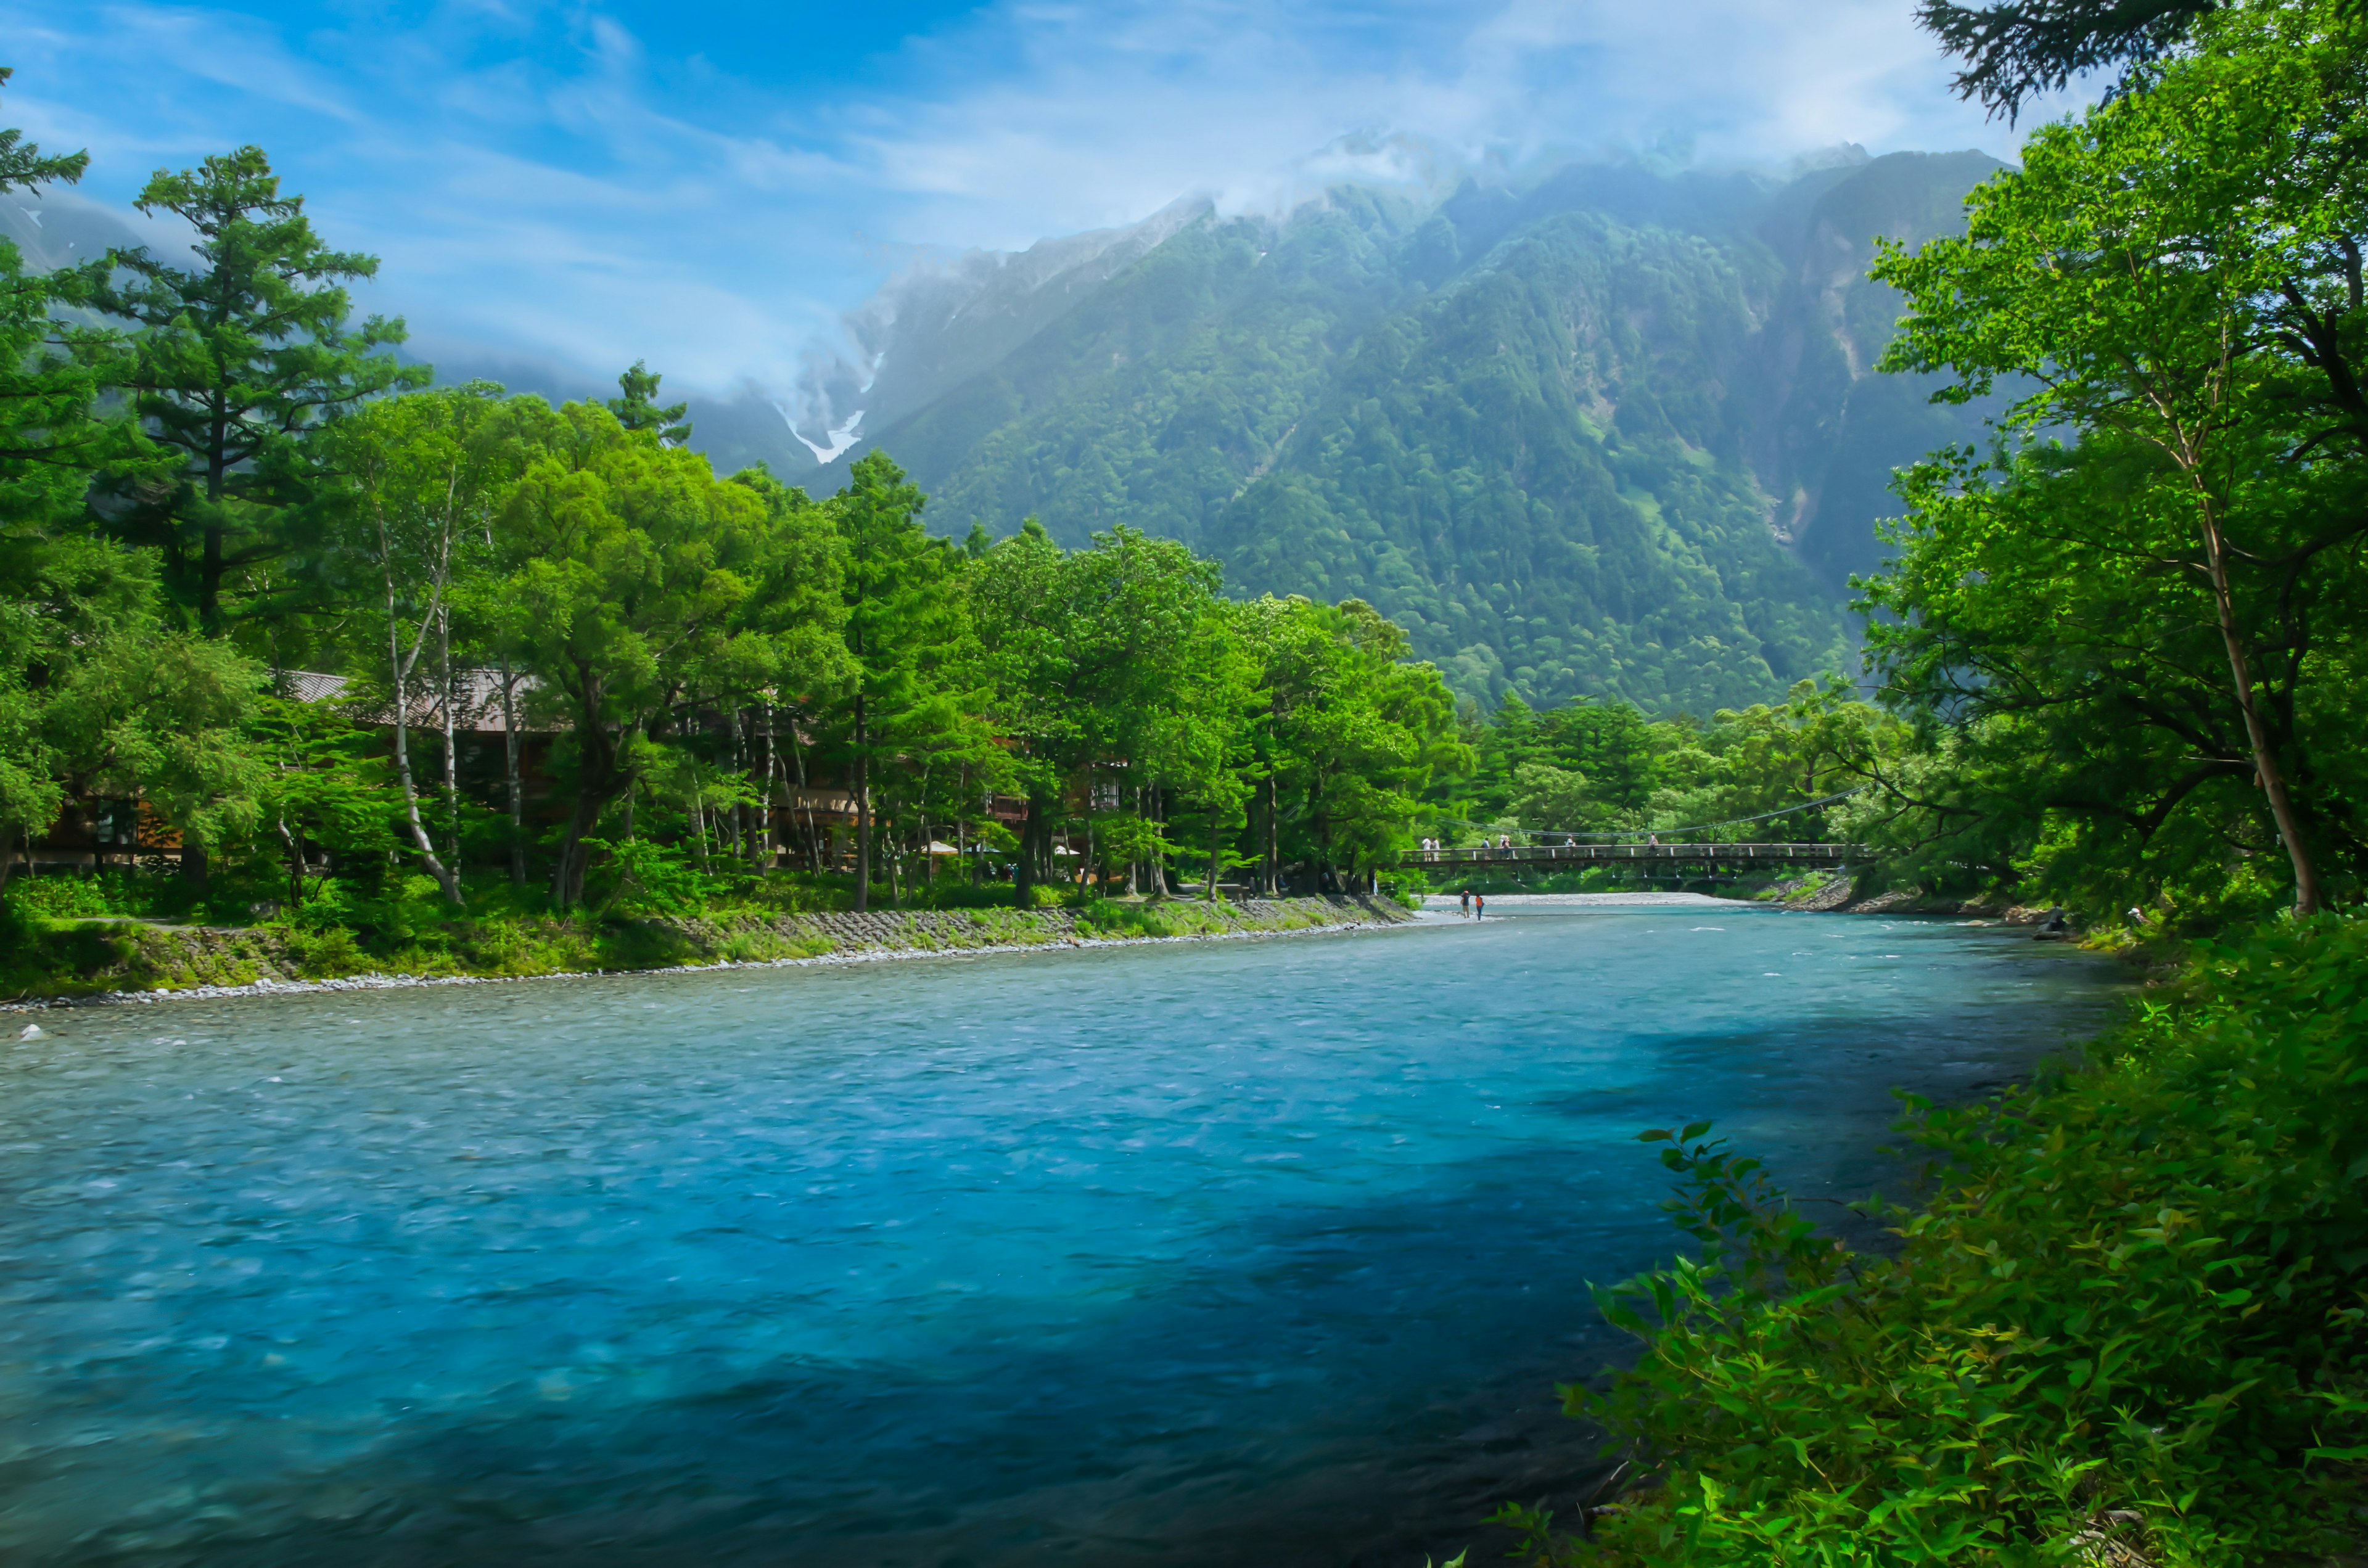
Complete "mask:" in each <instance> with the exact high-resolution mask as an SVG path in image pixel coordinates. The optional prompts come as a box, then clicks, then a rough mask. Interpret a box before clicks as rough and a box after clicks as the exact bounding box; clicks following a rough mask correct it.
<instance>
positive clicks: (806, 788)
mask: <svg viewBox="0 0 2368 1568" xmlns="http://www.w3.org/2000/svg"><path fill="white" fill-rule="evenodd" d="M790 760H791V761H792V762H794V763H796V764H797V765H798V800H799V801H800V802H801V803H802V804H803V805H804V807H805V809H806V866H807V869H810V870H812V871H813V872H814V874H815V875H816V876H819V875H821V874H822V828H821V825H820V824H817V823H816V822H815V821H814V789H813V787H812V786H811V785H809V784H808V783H807V782H806V750H805V747H803V746H802V745H800V744H798V732H797V726H796V725H794V724H792V725H791V726H790Z"/></svg>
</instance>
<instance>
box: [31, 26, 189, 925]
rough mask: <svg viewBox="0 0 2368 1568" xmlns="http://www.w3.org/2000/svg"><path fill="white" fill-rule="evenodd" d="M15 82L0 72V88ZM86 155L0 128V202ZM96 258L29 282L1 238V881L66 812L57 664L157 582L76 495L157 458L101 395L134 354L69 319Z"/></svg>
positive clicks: (133, 625)
mask: <svg viewBox="0 0 2368 1568" xmlns="http://www.w3.org/2000/svg"><path fill="white" fill-rule="evenodd" d="M10 74H11V73H10V72H8V71H7V70H6V69H0V84H5V83H6V82H7V80H8V79H9V76H10ZM88 164H89V157H88V154H86V153H67V154H62V155H48V154H44V153H42V152H41V150H40V147H39V146H38V145H36V144H34V143H32V142H27V141H25V140H24V137H23V134H22V132H20V131H17V130H14V129H7V130H0V193H9V192H23V193H26V194H27V195H28V196H36V197H37V196H38V195H39V193H40V189H41V187H44V186H46V185H48V184H51V183H52V182H57V181H63V182H66V183H69V184H71V183H73V182H74V181H76V180H79V179H80V178H81V177H82V175H83V171H84V170H85V167H87V166H88ZM106 270H107V269H106V264H105V263H104V262H103V261H96V260H95V261H93V262H91V263H89V264H87V265H85V266H83V267H74V268H70V269H67V270H64V271H61V272H50V273H33V272H28V271H27V270H26V268H25V260H24V256H22V254H21V253H19V252H18V251H17V247H16V246H15V245H13V244H8V243H7V242H6V241H0V881H6V877H7V875H8V871H9V867H10V865H11V863H12V862H11V855H12V854H13V850H14V845H13V843H12V840H13V839H15V838H16V837H17V836H18V835H24V834H29V833H32V832H34V831H37V830H39V829H41V828H44V827H46V826H48V825H49V824H50V823H51V821H52V820H53V819H54V818H55V817H56V816H57V814H58V812H59V810H60V808H61V807H62V806H63V804H64V803H65V802H64V796H63V791H62V790H61V787H60V783H59V778H58V775H57V767H58V764H59V758H58V757H57V756H56V755H55V752H54V749H53V745H52V743H53V741H54V739H55V736H54V735H53V734H52V733H51V725H50V723H49V714H48V710H49V708H50V705H51V702H52V701H53V700H54V699H55V698H56V696H57V692H58V685H59V679H60V676H61V675H62V674H63V670H64V668H65V666H66V665H70V664H71V663H72V662H73V661H74V660H75V659H77V658H82V657H87V656H89V655H90V654H91V653H93V652H94V651H95V650H96V649H97V648H98V646H99V645H100V644H101V643H102V642H106V641H107V640H108V639H112V638H116V637H121V636H127V635H137V634H138V632H139V630H140V627H141V623H142V619H143V614H144V611H145V609H146V601H147V598H148V596H149V595H150V593H151V592H152V591H153V586H154V574H153V573H152V572H150V571H149V570H147V569H146V563H145V562H142V561H140V560H139V559H138V558H136V557H134V556H132V555H131V554H130V553H128V552H127V551H123V550H121V549H120V548H119V547H116V546H114V545H111V544H108V543H106V542H104V541H102V540H97V539H94V538H92V537H91V535H90V533H89V531H88V530H87V528H85V526H84V517H85V514H84V498H85V494H86V493H87V492H88V490H89V488H90V485H91V482H92V480H93V478H94V477H95V476H96V475H97V474H99V473H101V472H116V473H131V472H139V471H140V470H141V469H142V466H143V464H145V463H147V462H148V460H150V458H151V457H152V455H153V454H152V453H151V451H150V449H148V447H147V445H146V443H145V442H143V441H142V438H141V436H140V431H139V428H138V426H136V425H135V424H134V423H133V422H132V421H131V420H130V419H128V418H123V417H120V416H105V415H101V414H100V413H99V412H98V405H99V402H100V399H101V398H102V397H103V396H104V395H105V394H107V393H108V392H109V391H111V390H112V389H113V388H114V387H116V386H118V385H120V382H121V381H122V378H123V376H124V375H125V373H126V372H127V370H128V369H129V357H128V354H127V353H126V351H125V349H124V347H123V345H122V343H121V340H120V338H119V337H117V336H116V335H114V334H112V333H109V332H106V331H104V330H101V329H97V328H91V327H87V326H80V325H76V324H74V323H73V322H72V320H71V319H70V318H68V317H66V316H65V315H63V313H62V311H61V307H72V306H77V305H83V304H86V303H88V302H89V301H90V300H91V299H92V298H93V297H94V296H95V294H96V293H97V290H98V289H99V288H100V287H101V286H102V285H103V283H104V282H105V278H106Z"/></svg>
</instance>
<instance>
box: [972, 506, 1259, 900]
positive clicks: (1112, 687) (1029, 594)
mask: <svg viewBox="0 0 2368 1568" xmlns="http://www.w3.org/2000/svg"><path fill="white" fill-rule="evenodd" d="M1219 581H1220V579H1219V575H1218V568H1217V565H1216V563H1215V562H1212V561H1206V560H1203V559H1201V558H1200V557H1198V556H1196V555H1194V554H1193V553H1192V552H1191V551H1190V550H1188V549H1187V548H1185V547H1184V546H1183V545H1181V544H1178V543H1177V542H1175V541H1174V540H1156V539H1152V538H1150V537H1149V536H1147V535H1145V534H1142V533H1139V532H1137V531H1135V530H1134V529H1133V528H1124V527H1121V528H1114V529H1112V530H1111V531H1110V532H1109V533H1107V534H1098V535H1096V536H1095V537H1094V540H1093V542H1092V544H1091V546H1090V547H1089V548H1087V549H1085V550H1078V551H1065V550H1063V549H1062V548H1061V547H1060V546H1059V545H1057V544H1055V543H1054V542H1053V539H1052V536H1051V535H1050V534H1048V533H1046V532H1045V531H1044V529H1043V528H1042V527H1040V526H1037V525H1036V524H1035V523H1034V522H1033V521H1032V520H1031V521H1030V522H1029V523H1028V524H1026V525H1024V526H1023V527H1022V528H1020V530H1019V532H1018V533H1016V534H1014V535H1012V536H1011V537H1010V538H1008V539H1006V540H1001V541H999V542H997V543H996V545H995V546H994V547H993V548H992V549H990V550H989V551H986V553H985V556H984V557H983V558H982V559H981V561H980V562H979V563H978V565H977V567H976V569H975V570H974V572H973V575H972V577H971V580H970V598H971V603H972V605H973V614H974V616H975V618H976V623H977V626H978V629H979V637H980V642H981V643H982V646H983V647H984V650H985V660H986V665H987V669H988V671H989V673H990V676H991V678H992V680H993V689H994V693H995V706H994V715H995V720H996V724H997V726H998V727H999V728H1000V729H1001V731H1002V732H1003V733H1005V734H1007V735H1008V736H1009V737H1010V738H1011V740H1012V741H1013V743H1014V744H1015V745H1016V748H1017V750H1018V753H1019V762H1020V765H1021V767H1020V775H1019V788H1020V790H1021V791H1022V793H1024V795H1025V796H1026V798H1027V802H1028V805H1027V815H1026V817H1025V819H1024V820H1023V822H1022V823H1021V825H1020V835H1019V837H1020V845H1019V887H1020V890H1021V895H1020V896H1021V899H1022V901H1023V902H1025V900H1026V899H1027V898H1028V897H1029V896H1030V892H1029V890H1030V889H1032V888H1033V887H1034V886H1035V884H1036V883H1037V881H1040V880H1041V879H1042V877H1043V876H1044V875H1045V874H1046V873H1047V872H1048V870H1049V869H1050V866H1051V858H1052V853H1053V835H1054V833H1055V832H1056V831H1057V830H1058V829H1059V828H1060V826H1061V824H1062V823H1063V822H1064V820H1065V817H1066V813H1067V802H1068V798H1069V795H1070V792H1071V790H1072V789H1073V788H1074V787H1075V786H1076V784H1077V783H1078V782H1079V781H1080V779H1081V778H1083V777H1084V775H1085V773H1086V771H1087V769H1088V768H1089V767H1093V766H1095V765H1098V764H1109V765H1114V768H1115V770H1119V771H1122V772H1123V773H1124V775H1125V777H1126V778H1128V780H1129V785H1130V787H1131V790H1132V791H1133V793H1134V794H1135V796H1136V797H1137V798H1136V800H1135V801H1134V806H1135V814H1136V815H1137V816H1139V817H1141V818H1142V819H1144V820H1145V821H1156V820H1157V814H1156V811H1157V809H1156V803H1155V802H1153V801H1151V800H1149V799H1148V798H1147V797H1148V796H1149V794H1150V793H1151V791H1153V790H1156V789H1157V788H1159V787H1161V786H1162V785H1163V784H1165V783H1167V782H1170V781H1172V780H1176V779H1178V778H1184V777H1187V776H1189V777H1190V778H1191V779H1192V780H1193V781H1194V783H1195V784H1196V785H1197V786H1199V787H1201V788H1203V789H1206V790H1211V791H1212V792H1217V791H1221V790H1222V789H1223V786H1222V785H1221V784H1220V783H1219V782H1218V781H1217V779H1216V778H1215V773H1216V771H1218V770H1220V769H1221V767H1222V760H1221V759H1222V755H1223V753H1224V749H1225V748H1224V743H1223V742H1222V741H1221V740H1219V739H1217V738H1216V737H1214V736H1212V734H1211V733H1203V732H1200V731H1196V728H1195V726H1196V724H1198V723H1200V722H1201V721H1202V720H1203V719H1205V718H1206V717H1207V714H1206V713H1205V712H1204V711H1201V710H1198V709H1197V708H1196V704H1197V703H1198V701H1199V699H1201V698H1203V697H1204V696H1206V695H1207V692H1206V691H1205V690H1204V688H1203V683H1204V677H1206V676H1208V675H1210V674H1211V673H1212V672H1211V671H1203V670H1200V669H1196V667H1195V661H1196V659H1199V658H1201V657H1203V656H1212V655H1213V656H1220V657H1221V656H1222V654H1223V652H1224V642H1223V636H1222V630H1221V629H1219V628H1217V627H1215V626H1214V625H1213V624H1212V618H1214V617H1215V616H1216V613H1217V598H1216V593H1217V586H1218V583H1219ZM1088 804H1090V802H1088ZM1121 835H1122V836H1129V837H1130V841H1131V842H1134V843H1137V844H1140V845H1142V846H1146V847H1149V846H1156V844H1157V843H1158V842H1159V839H1158V835H1157V834H1156V832H1153V833H1149V834H1147V835H1144V834H1136V833H1134V832H1133V828H1132V826H1131V825H1130V824H1121ZM1155 855H1156V850H1155ZM1153 874H1154V876H1155V877H1156V876H1157V875H1158V872H1157V870H1156V867H1155V868H1154V869H1153Z"/></svg>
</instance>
